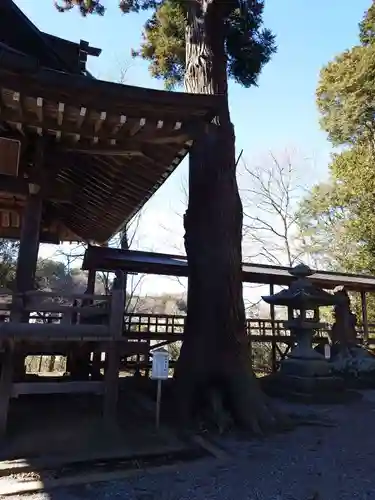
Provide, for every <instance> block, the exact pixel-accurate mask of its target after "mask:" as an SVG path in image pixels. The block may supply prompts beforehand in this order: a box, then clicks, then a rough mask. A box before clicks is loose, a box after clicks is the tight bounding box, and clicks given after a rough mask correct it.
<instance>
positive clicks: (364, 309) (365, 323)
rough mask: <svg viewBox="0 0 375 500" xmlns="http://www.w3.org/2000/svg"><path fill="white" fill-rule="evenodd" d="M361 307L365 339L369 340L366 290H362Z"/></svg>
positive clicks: (365, 340)
mask: <svg viewBox="0 0 375 500" xmlns="http://www.w3.org/2000/svg"><path fill="white" fill-rule="evenodd" d="M361 309H362V325H363V340H364V342H365V343H367V342H368V317H367V296H366V292H365V290H361Z"/></svg>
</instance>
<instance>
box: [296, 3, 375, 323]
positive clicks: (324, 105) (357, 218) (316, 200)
mask: <svg viewBox="0 0 375 500" xmlns="http://www.w3.org/2000/svg"><path fill="white" fill-rule="evenodd" d="M359 38H360V43H359V44H358V45H357V46H355V47H353V48H352V49H351V50H347V51H345V52H344V53H343V54H340V55H338V56H337V57H336V58H335V59H334V60H333V61H332V62H330V63H329V64H328V65H327V66H325V67H324V68H323V69H322V72H321V75H320V82H319V86H318V89H317V103H318V108H319V110H320V113H321V125H322V127H323V129H324V130H325V131H326V132H327V133H328V135H329V138H330V140H331V141H332V143H333V145H336V146H337V145H340V146H344V149H342V151H341V152H340V153H338V154H335V155H333V156H332V162H331V165H330V179H329V182H328V183H324V184H323V183H322V184H319V185H318V186H316V187H315V188H314V189H313V191H312V192H311V193H310V194H309V195H308V196H307V197H306V198H305V200H303V202H302V203H301V206H300V211H299V217H300V218H299V221H300V228H301V231H302V234H303V235H304V236H305V237H306V239H307V240H309V243H310V244H311V247H312V248H313V249H315V251H316V252H317V254H319V255H324V256H325V260H326V266H325V267H328V268H329V267H330V268H333V269H336V270H342V271H349V272H355V273H361V272H368V273H370V274H375V223H374V211H375V168H374V164H375V140H374V138H375V2H372V5H371V6H370V8H369V10H368V11H367V12H366V14H365V16H364V18H363V20H362V22H361V23H360V24H359ZM352 305H353V308H354V309H355V310H356V312H357V314H358V319H359V320H360V304H359V300H358V297H354V298H353V302H352ZM368 312H369V317H370V320H374V319H375V301H374V300H370V301H369V304H368Z"/></svg>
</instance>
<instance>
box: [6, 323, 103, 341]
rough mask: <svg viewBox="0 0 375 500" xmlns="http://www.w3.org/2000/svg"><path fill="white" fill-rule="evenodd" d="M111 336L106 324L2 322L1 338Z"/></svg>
mask: <svg viewBox="0 0 375 500" xmlns="http://www.w3.org/2000/svg"><path fill="white" fill-rule="evenodd" d="M107 337H109V328H108V326H105V325H62V324H59V323H43V324H40V323H12V322H10V323H0V339H6V338H14V339H16V340H39V341H42V340H66V341H68V340H69V341H70V340H71V341H76V340H82V341H83V340H85V341H89V340H92V341H95V340H105V339H106V338H107Z"/></svg>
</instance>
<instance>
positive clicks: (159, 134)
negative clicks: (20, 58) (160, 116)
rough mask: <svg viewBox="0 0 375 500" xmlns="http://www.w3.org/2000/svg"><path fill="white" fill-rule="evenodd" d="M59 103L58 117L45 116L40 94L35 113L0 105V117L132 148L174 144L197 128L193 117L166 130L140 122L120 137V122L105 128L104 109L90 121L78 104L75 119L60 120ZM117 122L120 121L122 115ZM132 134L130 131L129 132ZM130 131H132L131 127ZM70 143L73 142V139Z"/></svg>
mask: <svg viewBox="0 0 375 500" xmlns="http://www.w3.org/2000/svg"><path fill="white" fill-rule="evenodd" d="M62 104H63V103H59V104H58V105H57V106H58V108H57V120H54V119H52V118H50V117H48V116H47V114H46V113H43V112H42V110H43V107H42V106H43V99H42V98H41V97H39V98H37V100H36V109H37V111H38V115H37V116H36V115H34V114H32V113H27V112H26V111H25V112H23V114H22V115H20V113H19V112H18V111H17V110H14V109H11V108H3V109H2V111H1V121H3V122H8V123H11V124H17V123H21V124H22V125H23V126H24V127H32V128H35V129H39V128H41V129H43V130H44V131H53V132H60V135H59V137H61V135H62V134H66V135H69V136H76V135H79V136H80V137H81V138H84V139H90V140H93V139H94V137H96V138H97V141H107V142H109V141H110V140H111V139H116V140H118V141H119V142H120V141H121V143H123V147H124V148H128V147H133V148H134V149H136V148H139V147H140V145H141V144H142V143H143V142H145V141H147V142H151V143H155V144H169V143H172V144H173V143H180V142H184V141H187V140H189V139H190V138H191V136H192V134H193V133H194V129H196V127H197V124H196V122H195V121H194V122H193V123H190V124H187V125H185V126H184V125H181V127H180V128H177V129H175V130H169V131H167V130H165V129H164V128H162V129H160V128H159V129H158V128H157V126H156V124H155V127H154V128H151V129H149V130H147V131H144V132H142V131H141V130H142V126H141V125H139V126H138V127H139V128H138V129H137V131H136V132H138V133H137V137H136V138H134V137H126V136H125V137H124V138H121V139H119V136H118V130H119V126H116V127H115V128H112V129H106V128H105V127H103V124H104V123H105V120H106V118H107V113H106V112H105V111H103V112H101V113H100V116H99V119H98V120H97V121H96V122H94V123H92V122H91V123H90V122H89V120H88V119H86V120H85V117H86V116H87V108H85V107H83V106H80V107H79V108H78V109H79V111H78V113H79V116H78V119H77V121H76V122H75V123H74V122H68V121H64V120H63V116H64V108H63V106H62ZM122 116H124V115H122ZM123 120H124V119H122V121H123ZM140 123H141V121H140ZM142 123H143V122H142ZM119 125H120V126H121V125H122V124H121V117H120V124H119ZM130 132H131V131H130ZM124 135H125V134H124ZM131 135H132V134H130V136H131ZM133 135H135V132H134V131H133ZM65 140H66V139H65ZM72 145H74V142H73V144H72ZM121 147H122V146H121ZM102 148H103V146H102Z"/></svg>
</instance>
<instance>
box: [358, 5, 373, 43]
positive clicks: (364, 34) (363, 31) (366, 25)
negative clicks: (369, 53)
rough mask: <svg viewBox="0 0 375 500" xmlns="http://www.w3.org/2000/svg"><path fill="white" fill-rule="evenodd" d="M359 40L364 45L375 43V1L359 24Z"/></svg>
mask: <svg viewBox="0 0 375 500" xmlns="http://www.w3.org/2000/svg"><path fill="white" fill-rule="evenodd" d="M359 39H360V41H361V44H362V45H369V44H371V43H374V41H375V1H374V0H373V2H372V5H371V7H370V8H369V9H368V11H367V12H366V14H365V16H364V17H363V20H362V21H361V23H360V24H359Z"/></svg>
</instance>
